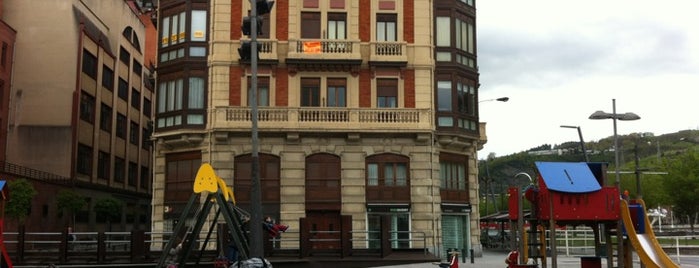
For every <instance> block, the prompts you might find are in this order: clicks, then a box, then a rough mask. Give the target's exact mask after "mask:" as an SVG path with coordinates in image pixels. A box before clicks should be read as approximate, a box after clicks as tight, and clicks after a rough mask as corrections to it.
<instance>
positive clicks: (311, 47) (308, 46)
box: [303, 41, 320, 53]
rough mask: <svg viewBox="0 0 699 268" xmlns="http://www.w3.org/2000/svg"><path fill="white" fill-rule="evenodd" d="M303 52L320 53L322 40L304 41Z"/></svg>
mask: <svg viewBox="0 0 699 268" xmlns="http://www.w3.org/2000/svg"><path fill="white" fill-rule="evenodd" d="M303 53H320V42H319V41H312V42H310V41H309V42H303Z"/></svg>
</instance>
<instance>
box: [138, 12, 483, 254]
mask: <svg viewBox="0 0 699 268" xmlns="http://www.w3.org/2000/svg"><path fill="white" fill-rule="evenodd" d="M250 9H251V6H250V1H246V0H211V1H209V0H189V1H185V0H161V1H160V6H159V22H158V23H159V25H160V28H159V33H160V44H159V48H158V66H157V73H158V81H157V94H156V96H157V101H156V115H155V132H154V136H153V140H154V145H155V152H154V154H155V165H154V167H155V169H154V182H153V206H154V209H153V216H152V218H153V227H152V229H153V230H163V231H170V230H172V229H173V228H174V226H175V223H176V222H177V220H178V219H179V218H180V215H181V214H182V213H183V209H184V207H185V205H186V203H187V201H188V199H189V197H190V196H191V194H192V185H193V182H194V177H195V174H196V172H197V169H198V168H199V166H200V165H201V163H210V164H211V165H212V166H213V167H214V169H215V170H216V173H217V175H218V176H219V177H221V178H222V179H223V180H224V181H226V182H227V183H228V184H229V185H231V186H233V189H234V192H235V196H236V199H237V204H238V206H240V207H241V208H243V209H246V210H249V209H250V207H251V204H250V199H251V197H250V192H251V176H252V175H251V172H252V168H253V167H252V166H253V165H252V163H253V158H252V152H253V148H252V144H251V143H252V141H251V137H252V136H251V135H252V134H251V118H252V112H251V110H252V109H251V104H252V102H251V96H250V95H251V94H250V88H251V80H252V74H253V73H252V71H253V70H252V68H251V64H250V62H249V61H245V60H241V59H240V57H239V54H238V48H240V47H241V44H242V43H243V42H244V41H247V40H248V39H249V37H248V36H244V35H243V34H242V33H241V30H240V29H241V25H242V22H243V18H244V17H245V16H247V15H248V12H249V10H250ZM260 19H262V20H263V24H262V31H261V34H260V35H258V44H259V47H260V53H259V61H258V65H257V69H256V71H257V86H256V88H257V106H258V117H257V120H258V129H257V130H258V133H259V134H258V135H259V174H260V181H261V187H262V210H263V211H262V213H264V214H265V215H270V216H272V217H273V218H276V219H278V221H280V222H283V223H285V224H290V225H291V230H294V229H296V230H299V227H300V226H299V225H300V223H299V222H300V221H299V220H300V219H304V221H306V222H309V223H310V225H309V226H313V227H312V229H313V231H314V232H316V234H318V236H317V238H318V239H319V240H318V241H321V240H322V241H324V242H317V244H314V245H313V247H312V248H314V249H316V248H317V249H323V248H339V245H338V244H335V242H332V241H337V240H336V239H334V238H336V237H334V236H335V235H338V234H336V233H334V232H335V231H337V230H339V229H338V228H339V227H338V226H340V225H341V224H343V219H344V218H345V217H349V218H350V219H351V220H350V223H351V230H353V233H352V236H353V239H354V240H355V242H354V243H355V244H362V243H364V244H366V245H365V246H367V247H369V248H371V247H374V246H376V243H378V242H376V241H374V240H372V239H374V238H376V237H374V234H375V233H374V231H376V230H378V228H379V225H380V223H381V220H380V219H381V218H382V216H388V218H390V222H391V234H392V235H391V238H390V241H391V246H392V247H393V248H427V249H429V250H430V251H432V252H434V253H437V254H440V253H441V252H443V251H444V249H446V248H458V249H462V250H465V252H468V251H469V250H470V249H473V250H474V251H475V252H476V253H480V251H481V248H480V237H479V236H480V231H479V223H478V222H479V215H478V195H477V189H478V184H477V183H478V180H477V172H478V169H477V166H476V165H477V155H476V154H477V150H478V147H479V146H480V145H482V143H483V142H484V140H483V137H484V133H483V132H484V131H483V127H482V125H480V124H479V121H478V113H477V103H478V102H477V89H478V70H477V64H476V45H475V44H476V40H475V38H476V35H475V6H474V3H473V1H472V0H449V1H424V0H414V1H413V0H382V1H371V0H304V1H278V2H277V3H275V5H274V7H273V9H272V12H271V13H269V14H266V15H264V16H262V17H260ZM295 236H296V238H297V239H296V241H298V234H294V233H288V234H286V235H285V237H290V238H291V239H292V240H293V238H294V237H295ZM418 238H419V239H418ZM361 241H364V242H361ZM372 241H373V242H372ZM288 243H289V244H294V242H288ZM296 243H298V242H296ZM338 243H339V242H338Z"/></svg>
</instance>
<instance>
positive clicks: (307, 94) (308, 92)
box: [301, 78, 320, 107]
mask: <svg viewBox="0 0 699 268" xmlns="http://www.w3.org/2000/svg"><path fill="white" fill-rule="evenodd" d="M301 106H302V107H319V106H320V78H301Z"/></svg>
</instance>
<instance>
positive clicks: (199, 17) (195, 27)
mask: <svg viewBox="0 0 699 268" xmlns="http://www.w3.org/2000/svg"><path fill="white" fill-rule="evenodd" d="M206 17H207V16H206V10H192V32H191V36H190V38H191V40H192V41H194V42H204V41H206ZM183 24H184V22H183Z"/></svg>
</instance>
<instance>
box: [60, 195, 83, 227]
mask: <svg viewBox="0 0 699 268" xmlns="http://www.w3.org/2000/svg"><path fill="white" fill-rule="evenodd" d="M56 205H57V206H58V211H59V213H61V214H60V215H63V214H62V213H63V212H64V211H67V212H68V213H69V216H70V222H69V225H71V226H72V225H74V224H75V219H74V218H75V214H76V213H78V212H80V210H81V209H82V208H83V207H85V206H86V205H87V201H86V200H85V197H84V196H83V195H81V194H79V193H77V192H76V191H73V190H61V191H59V192H58V197H57V200H56Z"/></svg>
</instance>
